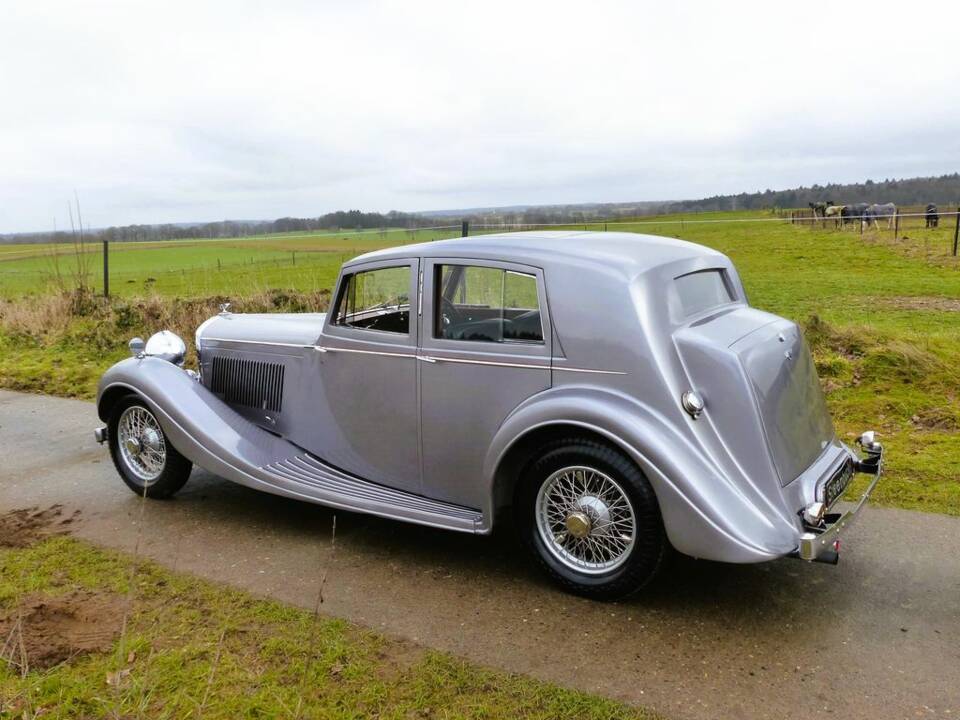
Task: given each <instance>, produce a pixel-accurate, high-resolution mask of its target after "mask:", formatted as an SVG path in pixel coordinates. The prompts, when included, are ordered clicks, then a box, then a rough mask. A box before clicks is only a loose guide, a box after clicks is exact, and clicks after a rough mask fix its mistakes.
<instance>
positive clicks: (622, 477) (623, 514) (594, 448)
mask: <svg viewBox="0 0 960 720" xmlns="http://www.w3.org/2000/svg"><path fill="white" fill-rule="evenodd" d="M517 501H518V507H517V511H518V512H517V515H516V516H517V518H518V522H519V530H520V532H521V536H522V538H523V540H524V543H525V545H526V546H527V547H528V549H529V550H530V551H531V553H532V554H533V556H534V558H535V559H536V560H537V561H538V563H539V564H540V565H541V567H543V569H544V570H545V571H546V572H547V574H548V575H549V576H550V577H551V578H552V579H553V580H554V581H555V582H557V583H558V584H559V585H560V586H562V587H563V588H564V589H566V590H568V591H570V592H573V593H576V594H578V595H584V596H586V597H590V598H594V599H598V600H615V599H618V598H622V597H625V596H627V595H630V594H631V593H634V592H636V591H638V590H640V589H641V588H643V587H644V586H645V585H647V584H648V583H649V582H651V581H652V580H653V579H654V577H656V575H657V573H658V572H659V571H660V569H661V568H662V567H663V565H664V563H665V560H666V558H667V556H668V554H669V552H670V550H671V547H670V543H669V541H668V539H667V536H666V532H665V531H664V528H663V519H662V518H661V515H660V507H659V505H658V503H657V498H656V495H655V494H654V492H653V488H651V487H650V483H649V482H647V479H646V478H645V477H644V476H643V473H642V472H640V470H639V468H637V467H636V465H634V464H633V463H632V462H630V460H628V459H627V458H625V457H624V456H623V455H622V454H620V453H619V452H617V451H615V450H613V449H611V448H609V447H607V446H605V445H602V444H600V443H596V442H593V441H589V440H578V439H571V440H566V441H563V442H559V443H556V444H553V445H551V446H549V447H547V448H545V449H544V450H543V452H542V454H541V455H540V457H539V458H538V459H536V460H535V461H534V462H533V463H532V464H531V465H529V466H528V467H527V469H526V471H525V472H524V473H523V477H522V478H521V483H520V486H519V494H518V498H517Z"/></svg>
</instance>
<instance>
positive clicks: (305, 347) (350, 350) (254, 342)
mask: <svg viewBox="0 0 960 720" xmlns="http://www.w3.org/2000/svg"><path fill="white" fill-rule="evenodd" d="M203 339H204V340H211V341H213V342H225V343H235V344H238V345H270V346H272V347H290V348H300V349H301V350H316V351H317V352H319V353H326V352H345V353H357V354H359V355H380V356H383V357H398V358H415V357H416V355H413V354H410V353H392V352H381V351H379V350H354V349H353V348H338V347H322V346H320V345H300V344H298V343H282V342H267V341H266V340H237V339H236V338H217V337H205V338H203Z"/></svg>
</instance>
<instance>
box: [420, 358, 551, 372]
mask: <svg viewBox="0 0 960 720" xmlns="http://www.w3.org/2000/svg"><path fill="white" fill-rule="evenodd" d="M417 360H422V361H423V362H428V363H434V362H451V363H460V364H462V365H493V366H494V367H511V368H532V369H534V370H549V369H550V366H549V365H533V364H530V363H510V362H497V361H495V360H468V359H467V358H448V357H433V356H432V355H417Z"/></svg>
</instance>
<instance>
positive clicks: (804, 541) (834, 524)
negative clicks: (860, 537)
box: [797, 442, 883, 563]
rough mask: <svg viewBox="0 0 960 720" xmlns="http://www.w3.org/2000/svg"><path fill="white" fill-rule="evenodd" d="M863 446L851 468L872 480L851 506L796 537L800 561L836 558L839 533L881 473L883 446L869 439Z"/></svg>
mask: <svg viewBox="0 0 960 720" xmlns="http://www.w3.org/2000/svg"><path fill="white" fill-rule="evenodd" d="M863 449H864V451H865V452H866V457H864V458H862V459H860V460H857V461H856V463H855V469H856V471H857V472H861V473H866V474H867V475H873V480H871V481H870V485H868V486H867V489H866V490H864V491H863V495H861V496H860V499H859V500H857V504H856V505H855V506H854V507H853V509H851V510H847V511H846V512H845V513H836V514H831V515H828V516H826V517H825V518H824V524H823V527H821V528H807V529H806V531H805V532H804V533H803V535H801V536H800V547H799V548H798V549H797V557H799V558H800V559H801V560H810V561H814V560H823V561H826V562H833V563H835V562H836V561H837V551H838V549H839V548H838V544H839V541H840V534H841V533H842V532H843V531H844V530H845V529H846V528H847V527H848V526H849V525H850V524H852V523H853V521H854V520H855V519H856V517H857V514H858V513H859V512H860V511H861V510H862V509H863V506H864V505H866V504H867V500H868V499H869V498H870V494H871V493H872V492H873V489H874V488H875V487H876V486H877V483H878V482H880V476H881V475H882V474H883V446H882V445H881V444H880V443H878V442H870V443H869V444H864V445H863Z"/></svg>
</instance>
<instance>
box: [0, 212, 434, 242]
mask: <svg viewBox="0 0 960 720" xmlns="http://www.w3.org/2000/svg"><path fill="white" fill-rule="evenodd" d="M431 224H433V225H435V224H436V221H435V220H433V219H432V218H427V217H423V216H421V215H416V214H412V213H402V212H397V211H395V210H391V211H390V212H388V213H376V212H362V211H360V210H338V211H336V212H331V213H327V214H325V215H320V216H318V217H310V218H297V217H282V218H277V219H276V220H220V221H217V222H208V223H178V224H170V223H167V224H157V225H122V226H111V227H106V228H96V229H93V230H88V229H86V228H84V230H83V235H84V237H85V239H87V240H90V241H101V240H109V241H111V242H146V241H150V240H188V239H194V238H239V237H250V236H252V235H263V234H266V233H287V232H316V231H322V230H334V231H339V230H370V229H378V228H398V227H399V228H411V229H412V228H417V227H426V226H428V225H431ZM78 234H79V230H77V232H63V231H59V232H36V233H15V234H11V235H0V238H2V239H3V241H4V242H10V243H42V242H73V241H74V240H76V238H77V235H78Z"/></svg>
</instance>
